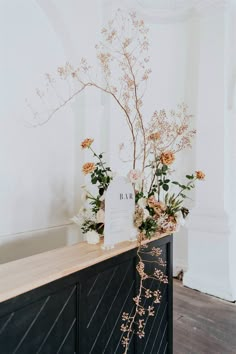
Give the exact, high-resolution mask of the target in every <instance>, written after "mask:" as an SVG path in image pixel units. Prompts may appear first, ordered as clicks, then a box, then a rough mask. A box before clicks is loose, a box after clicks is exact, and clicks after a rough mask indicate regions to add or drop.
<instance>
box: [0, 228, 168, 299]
mask: <svg viewBox="0 0 236 354" xmlns="http://www.w3.org/2000/svg"><path fill="white" fill-rule="evenodd" d="M165 236H167V234H162V235H158V236H156V237H153V238H152V239H151V240H150V241H153V240H155V239H159V238H162V237H165ZM150 241H149V240H147V241H145V243H148V242H150ZM101 246H102V243H99V244H97V245H91V244H88V243H87V242H80V243H78V244H76V245H73V246H69V247H63V248H59V249H55V250H53V251H48V252H44V253H41V254H37V255H34V256H30V257H26V258H23V259H19V260H16V261H13V262H9V263H5V264H2V265H0V302H3V301H5V300H8V299H11V298H13V297H15V296H18V295H20V294H23V293H25V292H27V291H30V290H33V289H35V288H37V287H40V286H42V285H45V284H48V283H50V282H52V281H54V280H57V279H60V278H62V277H64V276H66V275H69V274H72V273H74V272H77V271H79V270H81V269H84V268H87V267H90V266H92V265H94V264H96V263H99V262H102V261H105V260H106V259H109V258H111V257H114V256H117V255H118V254H121V253H123V252H126V251H129V250H131V249H134V248H136V247H137V242H130V241H126V242H122V243H119V244H117V245H115V247H114V248H113V249H111V250H103V249H102V248H101Z"/></svg>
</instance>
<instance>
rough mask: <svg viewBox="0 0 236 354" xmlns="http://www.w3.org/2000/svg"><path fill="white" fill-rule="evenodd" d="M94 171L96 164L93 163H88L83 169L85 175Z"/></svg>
mask: <svg viewBox="0 0 236 354" xmlns="http://www.w3.org/2000/svg"><path fill="white" fill-rule="evenodd" d="M94 170H95V164H94V163H93V162H86V163H85V164H84V165H83V168H82V172H83V174H84V175H87V174H89V173H92V172H93V171H94Z"/></svg>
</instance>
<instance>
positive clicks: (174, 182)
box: [172, 181, 180, 186]
mask: <svg viewBox="0 0 236 354" xmlns="http://www.w3.org/2000/svg"><path fill="white" fill-rule="evenodd" d="M172 183H173V184H176V186H179V185H180V184H179V182H177V181H172Z"/></svg>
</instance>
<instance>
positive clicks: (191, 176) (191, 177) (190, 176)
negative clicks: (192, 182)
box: [186, 175, 194, 179]
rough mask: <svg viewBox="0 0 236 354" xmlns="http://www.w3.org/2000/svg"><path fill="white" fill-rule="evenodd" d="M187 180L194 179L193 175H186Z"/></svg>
mask: <svg viewBox="0 0 236 354" xmlns="http://www.w3.org/2000/svg"><path fill="white" fill-rule="evenodd" d="M186 178H187V179H194V175H186Z"/></svg>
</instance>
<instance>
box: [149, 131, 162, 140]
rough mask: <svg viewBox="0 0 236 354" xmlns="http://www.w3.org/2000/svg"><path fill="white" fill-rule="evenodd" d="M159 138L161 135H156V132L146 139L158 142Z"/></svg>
mask: <svg viewBox="0 0 236 354" xmlns="http://www.w3.org/2000/svg"><path fill="white" fill-rule="evenodd" d="M160 137H161V134H160V133H158V132H156V133H152V134H150V135H149V137H148V139H149V140H158V139H160Z"/></svg>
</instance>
